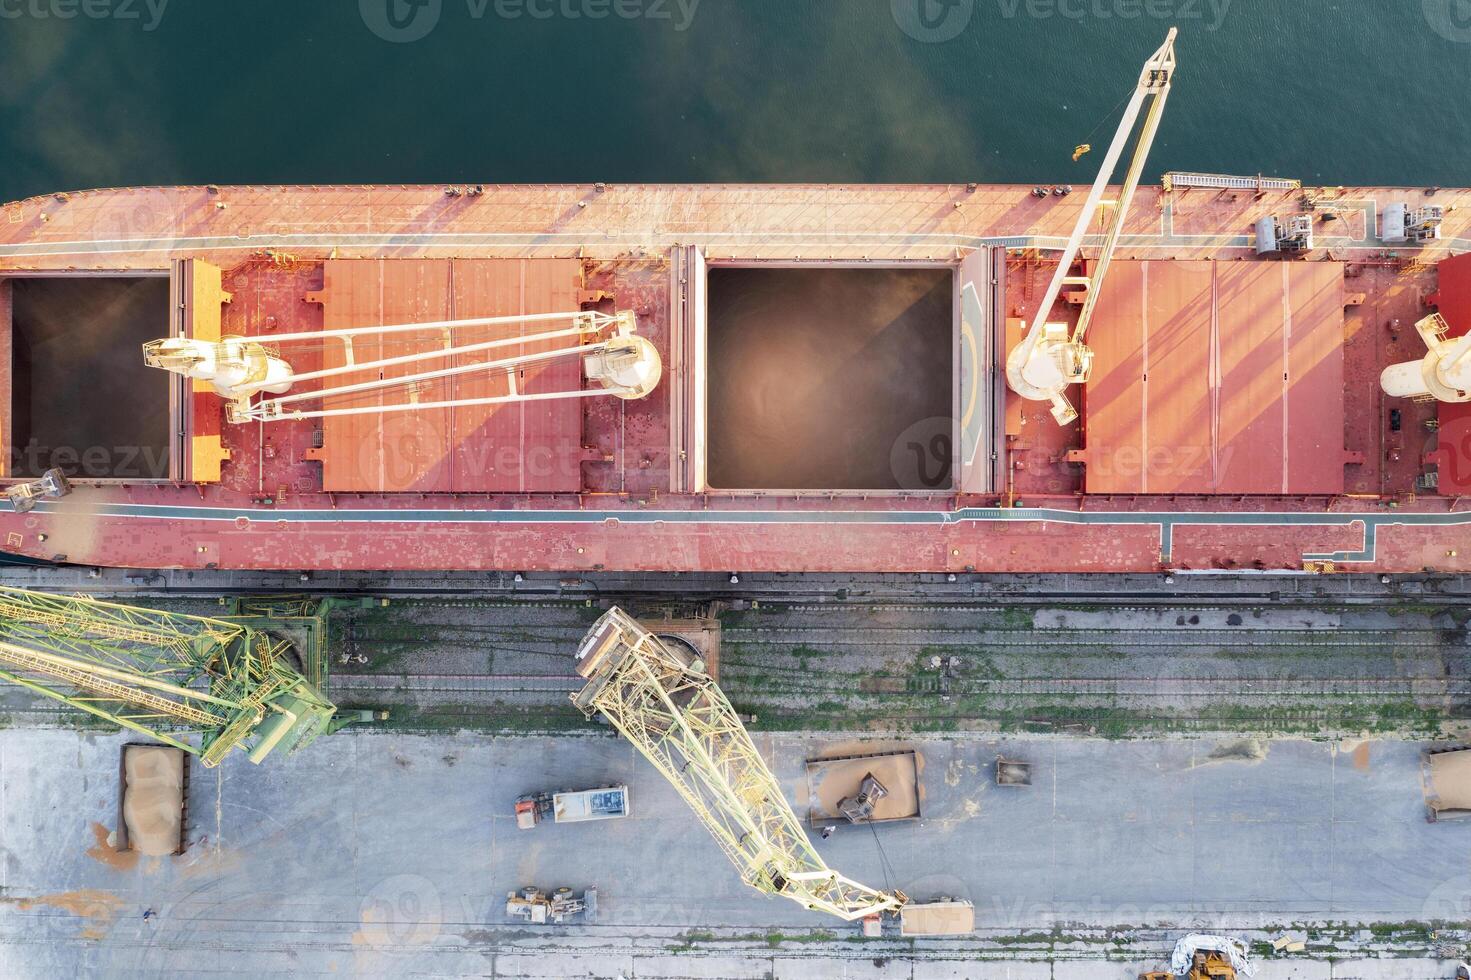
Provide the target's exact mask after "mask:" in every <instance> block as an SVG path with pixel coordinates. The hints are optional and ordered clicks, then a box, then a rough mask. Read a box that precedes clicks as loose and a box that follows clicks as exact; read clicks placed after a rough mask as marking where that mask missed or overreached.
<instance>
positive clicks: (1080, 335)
mask: <svg viewBox="0 0 1471 980" xmlns="http://www.w3.org/2000/svg"><path fill="white" fill-rule="evenodd" d="M1176 33H1177V30H1176V29H1175V28H1173V27H1172V28H1170V33H1169V35H1168V36H1166V38H1165V43H1164V44H1163V45H1162V46H1161V47H1160V49H1159V50H1158V51H1156V52H1155V53H1154V54H1152V55H1150V57H1149V60H1148V61H1147V62H1145V63H1144V70H1143V71H1142V72H1140V74H1139V82H1138V84H1137V85H1136V86H1135V88H1134V95H1133V97H1132V98H1131V99H1130V100H1129V105H1128V108H1126V109H1125V110H1124V117H1123V119H1122V120H1120V121H1119V128H1118V132H1116V133H1115V134H1114V137H1113V143H1112V144H1110V145H1109V148H1108V154H1107V155H1106V156H1105V157H1104V158H1103V166H1102V167H1101V168H1100V169H1099V171H1098V179H1097V180H1095V181H1094V182H1093V189H1092V190H1091V191H1090V192H1089V193H1088V199H1087V200H1086V201H1085V202H1084V203H1083V210H1082V211H1081V212H1080V213H1079V215H1078V222H1077V224H1076V225H1075V226H1074V227H1073V233H1072V236H1071V237H1069V238H1068V242H1067V246H1066V247H1065V248H1064V249H1063V251H1062V259H1061V261H1060V262H1059V264H1058V266H1057V272H1056V273H1054V274H1053V277H1052V282H1051V283H1050V284H1049V285H1048V286H1047V292H1046V293H1045V294H1044V295H1043V297H1042V305H1041V306H1040V307H1038V309H1037V316H1036V319H1035V320H1034V321H1033V322H1032V326H1031V328H1030V329H1029V330H1028V331H1027V335H1026V337H1025V339H1023V340H1022V342H1021V343H1019V344H1017V345H1016V347H1015V348H1014V349H1013V350H1012V352H1011V354H1010V355H1009V356H1008V357H1007V359H1006V380H1007V383H1008V384H1010V385H1011V388H1012V390H1013V391H1015V392H1016V393H1017V394H1018V395H1021V396H1022V397H1023V398H1027V399H1031V400H1033V401H1050V402H1051V403H1052V417H1053V418H1054V419H1056V420H1057V423H1058V424H1059V425H1066V424H1067V423H1069V422H1071V421H1072V420H1073V419H1075V418H1077V417H1078V412H1077V410H1076V409H1075V408H1073V406H1072V403H1071V402H1069V401H1068V398H1067V395H1066V390H1067V386H1068V385H1071V384H1080V383H1082V382H1084V381H1087V380H1088V373H1089V371H1090V370H1091V369H1092V366H1093V351H1092V350H1090V349H1089V348H1088V346H1087V344H1086V343H1084V338H1085V336H1086V334H1087V332H1088V323H1089V321H1090V320H1091V319H1092V318H1093V309H1094V306H1095V305H1096V303H1097V301H1098V290H1099V286H1100V285H1101V284H1102V282H1103V277H1104V276H1105V275H1106V274H1107V273H1108V265H1109V262H1110V261H1111V260H1112V258H1113V253H1114V249H1115V248H1116V247H1117V246H1118V241H1119V234H1120V233H1121V232H1122V231H1123V227H1124V219H1125V218H1126V217H1127V215H1128V213H1129V204H1130V203H1131V202H1132V201H1133V199H1134V191H1135V189H1136V188H1138V186H1139V178H1140V176H1141V175H1142V174H1143V171H1144V161H1145V160H1146V159H1147V158H1148V157H1149V148H1150V147H1151V146H1152V145H1153V144H1154V136H1155V133H1156V132H1157V131H1158V129H1159V121H1160V117H1161V115H1163V113H1164V108H1165V100H1166V99H1167V98H1168V97H1169V94H1170V82H1171V80H1172V79H1173V78H1174V74H1175V35H1176ZM1150 96H1153V98H1154V101H1153V104H1152V105H1151V106H1150V108H1149V114H1148V115H1147V116H1146V117H1145V119H1144V126H1143V129H1142V130H1141V131H1140V134H1139V144H1138V146H1137V147H1136V148H1135V150H1134V158H1133V161H1132V162H1131V163H1130V164H1129V171H1128V175H1127V176H1126V177H1125V179H1124V185H1123V188H1122V189H1121V190H1120V193H1119V197H1118V200H1117V201H1105V200H1104V199H1103V195H1104V193H1105V192H1106V191H1107V190H1108V182H1109V181H1110V180H1111V179H1113V172H1114V169H1115V168H1116V167H1117V166H1118V162H1119V157H1120V156H1122V155H1123V152H1124V144H1125V143H1127V142H1128V139H1129V135H1130V134H1131V133H1132V132H1133V131H1134V124H1135V123H1136V122H1137V121H1138V118H1139V113H1140V111H1141V110H1142V109H1143V107H1144V101H1145V99H1147V98H1149V97H1150ZM1107 206H1112V207H1113V216H1112V218H1111V219H1110V221H1109V225H1108V231H1107V234H1106V235H1105V236H1104V241H1103V248H1102V250H1101V251H1100V252H1099V254H1098V258H1097V259H1096V260H1095V261H1094V263H1093V265H1092V267H1091V269H1090V270H1089V271H1088V272H1087V274H1086V275H1081V276H1074V275H1073V274H1072V267H1073V262H1074V260H1076V259H1077V257H1078V250H1079V249H1080V248H1081V247H1082V244H1083V238H1084V236H1085V235H1086V234H1087V233H1088V227H1089V225H1091V224H1092V223H1093V221H1094V219H1095V218H1096V217H1097V214H1098V210H1099V208H1100V207H1107ZM1063 287H1068V288H1070V289H1075V290H1082V291H1084V292H1085V293H1086V296H1085V297H1084V300H1083V309H1082V311H1081V312H1080V313H1079V315H1078V322H1077V325H1076V326H1074V327H1073V328H1072V330H1071V331H1069V330H1068V325H1067V324H1066V323H1056V322H1048V318H1049V317H1051V316H1052V307H1053V305H1054V304H1055V303H1056V302H1057V299H1058V297H1059V295H1061V293H1062V290H1063Z"/></svg>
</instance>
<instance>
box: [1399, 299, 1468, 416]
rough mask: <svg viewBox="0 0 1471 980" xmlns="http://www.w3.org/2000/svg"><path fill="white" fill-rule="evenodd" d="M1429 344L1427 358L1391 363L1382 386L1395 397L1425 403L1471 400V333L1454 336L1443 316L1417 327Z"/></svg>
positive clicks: (1426, 320) (1426, 351) (1437, 314)
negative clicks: (1431, 401)
mask: <svg viewBox="0 0 1471 980" xmlns="http://www.w3.org/2000/svg"><path fill="white" fill-rule="evenodd" d="M1415 332H1416V333H1418V334H1419V335H1420V339H1421V340H1423V341H1424V342H1425V356H1424V357H1422V358H1421V359H1420V360H1418V361H1401V362H1400V363H1398V364H1391V365H1390V366H1389V367H1387V368H1385V369H1384V370H1383V371H1382V372H1381V373H1380V375H1379V386H1380V387H1381V388H1383V389H1384V393H1385V394H1386V395H1388V396H1389V397H1391V398H1414V399H1420V400H1423V401H1429V400H1430V399H1432V398H1433V399H1435V400H1436V401H1442V402H1450V403H1452V404H1454V403H1457V402H1468V401H1471V334H1465V335H1462V336H1459V337H1452V336H1451V325H1450V324H1449V323H1447V322H1446V319H1445V317H1443V316H1441V315H1440V314H1439V313H1432V314H1430V315H1429V316H1427V317H1424V318H1422V319H1421V320H1420V321H1419V322H1418V323H1416V324H1415Z"/></svg>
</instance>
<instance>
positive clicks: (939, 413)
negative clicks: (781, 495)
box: [708, 267, 955, 490]
mask: <svg viewBox="0 0 1471 980" xmlns="http://www.w3.org/2000/svg"><path fill="white" fill-rule="evenodd" d="M708 289H709V298H708V304H709V319H708V331H709V408H708V411H709V431H708V452H709V464H708V481H709V485H710V486H711V487H712V488H715V489H722V490H762V489H795V490H926V489H927V490H948V489H950V487H951V486H952V485H953V482H954V478H953V474H952V473H951V472H950V466H949V465H948V464H949V456H950V454H949V453H948V452H946V453H945V454H944V455H942V456H941V458H940V459H938V460H936V461H935V463H936V465H935V466H933V467H931V468H930V471H929V472H927V473H925V474H924V477H925V483H924V484H920V485H916V484H915V482H914V481H911V480H909V479H908V478H907V477H908V471H909V470H910V469H913V466H914V464H913V461H912V450H911V448H910V446H909V443H911V442H916V443H917V444H919V446H920V449H921V451H926V452H927V451H928V449H929V446H928V441H929V440H930V439H931V438H934V437H936V436H939V437H943V438H946V439H948V438H949V436H950V432H951V427H952V418H953V393H954V382H953V365H954V347H955V325H954V312H955V273H954V271H953V270H952V269H949V268H924V267H919V268H887V269H886V268H862V269H853V268H827V267H800V268H792V267H782V268H728V267H717V268H714V269H711V270H710V273H709V283H708Z"/></svg>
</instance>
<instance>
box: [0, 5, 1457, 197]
mask: <svg viewBox="0 0 1471 980" xmlns="http://www.w3.org/2000/svg"><path fill="white" fill-rule="evenodd" d="M160 2H161V0H0V200H10V199H15V198H19V197H23V196H27V195H30V194H35V193H44V192H48V191H57V190H63V189H75V188H84V187H96V186H117V185H131V184H169V183H206V182H216V183H236V182H238V183H275V182H281V183H285V182H292V183H294V182H344V181H363V182H441V181H442V182H464V181H477V182H486V183H490V182H497V181H574V180H607V181H631V180H778V181H785V180H824V181H850V180H851V181H862V180H876V181H923V180H977V181H1058V180H1071V181H1075V182H1085V181H1087V180H1089V179H1091V176H1092V173H1093V170H1094V169H1095V168H1096V166H1097V163H1096V161H1097V159H1098V155H1097V154H1095V155H1094V156H1093V157H1091V158H1085V159H1084V161H1083V163H1081V164H1077V165H1075V164H1073V163H1072V161H1071V159H1070V151H1071V149H1072V147H1073V145H1074V144H1075V143H1077V142H1080V141H1082V140H1083V139H1085V138H1086V137H1088V136H1089V134H1090V133H1092V134H1093V136H1092V138H1093V142H1094V143H1096V144H1102V143H1104V142H1106V141H1107V138H1108V135H1109V134H1110V133H1111V131H1112V121H1111V120H1110V119H1109V118H1108V117H1109V113H1110V112H1111V110H1112V109H1113V108H1114V107H1115V106H1116V104H1117V103H1118V101H1119V100H1120V98H1121V97H1122V96H1123V95H1124V94H1125V93H1126V92H1127V91H1128V90H1129V89H1130V88H1131V87H1132V85H1133V80H1134V78H1135V76H1136V75H1137V72H1138V70H1139V65H1140V64H1141V63H1142V61H1143V59H1144V57H1145V56H1146V55H1147V54H1148V53H1149V52H1150V51H1152V50H1153V49H1154V48H1155V47H1156V46H1157V45H1158V44H1159V43H1160V41H1161V40H1162V38H1163V36H1164V33H1165V30H1166V28H1167V27H1168V26H1169V25H1170V24H1171V23H1175V24H1177V25H1178V26H1179V27H1180V29H1181V37H1180V41H1179V45H1178V52H1179V57H1180V70H1179V72H1178V75H1177V80H1176V84H1175V89H1174V93H1173V95H1172V97H1171V100H1170V104H1169V109H1168V111H1167V113H1166V117H1165V121H1164V125H1163V128H1162V131H1161V133H1160V137H1159V140H1158V142H1157V143H1156V146H1155V151H1154V154H1153V156H1152V157H1151V160H1150V164H1149V171H1148V172H1149V176H1150V178H1151V179H1153V178H1155V177H1157V176H1158V174H1159V173H1161V172H1163V171H1164V170H1166V169H1179V170H1209V171H1221V172H1242V173H1256V172H1266V173H1269V174H1280V175H1282V176H1290V177H1299V178H1302V179H1304V180H1305V181H1308V182H1312V183H1370V184H1374V183H1386V184H1397V183H1405V184H1467V183H1471V166H1468V160H1471V0H1337V2H1330V0H1231V2H1229V3H1228V2H1227V0H945V2H943V3H942V2H940V0H892V2H891V0H699V2H698V3H697V4H696V5H695V6H694V9H693V11H692V16H691V11H690V5H691V3H692V2H693V0H412V3H411V2H410V0H363V2H362V3H361V4H360V3H359V0H249V2H244V0H242V2H232V3H226V2H223V0H171V2H168V3H167V4H166V6H165V7H164V8H163V10H162V16H161V17H158V16H156V11H157V7H158V5H159V3H160ZM916 2H919V3H921V4H924V5H926V10H925V12H926V13H927V14H928V15H929V20H930V23H931V24H932V25H934V32H935V33H936V34H939V35H945V34H952V33H953V34H954V35H955V36H954V37H952V38H950V39H949V40H945V41H943V42H934V43H925V42H922V41H920V40H916V39H915V38H914V37H911V36H910V34H908V33H906V32H905V31H904V30H901V28H900V26H899V22H900V21H904V22H905V23H906V24H907V25H908V26H910V28H911V32H912V33H915V34H924V33H925V32H924V30H922V29H918V28H916V27H915V24H918V23H919V21H917V20H916V19H915V17H914V4H915V3H916ZM150 3H151V5H152V9H150ZM413 3H422V4H427V6H424V7H423V9H419V8H417V7H415V6H413V5H412V4H413ZM389 4H393V5H396V6H395V10H394V11H393V12H394V13H396V14H397V15H398V16H399V20H400V21H401V23H402V24H403V25H404V27H403V33H404V34H406V35H409V36H412V35H413V34H415V33H421V32H423V31H424V30H425V29H426V28H427V27H429V26H431V25H432V30H429V31H428V33H427V34H426V35H425V36H424V37H422V38H420V39H418V40H411V41H406V42H402V43H397V42H390V41H386V40H383V39H382V38H380V37H379V36H378V34H375V33H374V31H373V30H372V29H370V24H371V25H372V26H376V27H377V28H378V30H379V32H380V33H384V34H393V33H394V29H393V28H392V27H391V26H389V25H390V21H389V20H388V14H389V12H390V11H389V10H388V5H389ZM436 8H437V9H436ZM498 11H499V12H498ZM568 11H570V12H571V13H574V14H578V15H579V16H576V17H571V16H568ZM477 12H478V14H479V15H478V16H477ZM68 13H70V14H74V16H71V17H69V18H64V17H63V16H61V15H65V14H68ZM599 13H601V14H604V16H603V17H601V18H596V19H595V16H594V15H597V14H599ZM533 14H537V15H542V14H549V15H550V16H545V17H541V16H533ZM511 15H514V16H511ZM416 17H417V18H419V19H415V18H416ZM149 28H152V29H149ZM1100 123H1103V125H1102V126H1100V125H1099V124H1100ZM1095 127H1096V132H1094V130H1095Z"/></svg>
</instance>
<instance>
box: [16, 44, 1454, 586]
mask: <svg viewBox="0 0 1471 980" xmlns="http://www.w3.org/2000/svg"><path fill="white" fill-rule="evenodd" d="M1172 40H1173V35H1172V37H1171V39H1170V40H1169V41H1167V43H1166V46H1165V47H1164V48H1161V49H1160V51H1159V52H1156V54H1155V56H1154V57H1153V58H1151V60H1150V62H1149V63H1147V64H1146V69H1145V72H1144V73H1143V74H1142V75H1141V76H1140V83H1139V87H1138V90H1137V91H1136V97H1135V100H1134V101H1133V102H1132V103H1131V104H1130V106H1129V108H1128V109H1127V110H1126V118H1125V120H1124V122H1123V123H1121V124H1120V128H1119V133H1118V135H1117V136H1116V137H1115V140H1114V145H1112V146H1110V147H1109V148H1108V151H1107V155H1106V158H1105V160H1104V165H1103V168H1102V170H1101V171H1100V173H1099V179H1098V181H1097V182H1096V183H1095V185H1094V187H1093V189H1092V191H1091V192H1088V191H1087V188H1078V189H1077V190H1076V192H1074V189H1073V188H1071V187H1067V186H1048V187H1034V186H1017V185H989V184H975V183H971V184H965V183H959V184H943V185H941V184H937V185H851V186H849V185H819V184H781V185H742V184H702V185H641V184H627V185H624V184H588V185H567V186H543V185H487V186H481V185H456V186H448V187H446V186H271V187H250V186H199V187H142V188H128V189H116V190H94V191H84V192H71V193H58V194H55V195H50V196H46V197H39V198H32V199H29V200H23V201H17V202H14V203H10V204H5V205H3V206H0V352H3V356H0V405H3V406H4V409H8V410H5V411H4V412H3V420H0V441H3V445H4V449H5V452H4V453H3V454H0V457H3V465H4V467H5V471H4V473H3V479H4V482H5V486H6V487H7V496H8V498H9V499H10V501H11V503H10V504H9V505H8V506H7V505H5V504H0V548H3V550H4V551H6V552H9V553H11V554H13V555H17V556H25V557H27V558H30V559H36V560H41V561H51V562H67V563H77V564H85V565H95V566H135V567H148V568H194V569H205V568H209V569H290V570H297V569H299V570H303V571H311V570H317V569H374V570H385V569H484V570H487V571H501V572H506V573H511V572H515V571H524V570H560V571H566V572H568V573H576V572H578V571H592V570H624V571H640V570H649V571H666V572H681V571H707V572H708V571H719V572H729V573H730V574H733V575H738V574H740V573H741V572H743V571H752V572H755V571H780V572H785V571H790V572H796V571H854V572H871V571H916V572H920V571H923V572H940V573H953V574H957V575H959V574H963V573H971V572H1007V571H1043V570H1045V571H1078V572H1097V571H1130V572H1138V571H1149V570H1160V571H1174V570H1179V571H1187V570H1235V571H1248V570H1284V569H1290V570H1295V571H1304V570H1306V571H1313V572H1327V571H1335V570H1337V571H1343V570H1351V571H1376V572H1385V573H1398V572H1419V571H1425V570H1437V571H1439V570H1444V571H1453V570H1454V571H1464V570H1466V569H1468V568H1471V508H1467V507H1466V506H1465V505H1464V501H1463V499H1462V498H1463V497H1464V496H1465V495H1466V494H1467V493H1468V491H1471V407H1468V406H1471V392H1468V391H1467V389H1468V388H1471V381H1467V382H1465V383H1464V384H1463V383H1462V382H1461V381H1460V380H1459V379H1460V375H1461V374H1462V373H1463V369H1462V368H1461V367H1460V361H1461V360H1462V359H1463V358H1465V357H1466V356H1467V348H1468V347H1471V340H1468V341H1465V342H1459V338H1461V337H1462V336H1464V335H1467V334H1468V332H1471V254H1468V253H1471V206H1468V205H1471V189H1448V188H1440V187H1305V186H1303V185H1302V184H1300V183H1299V182H1298V181H1296V180H1293V179H1291V178H1290V177H1283V178H1266V177H1260V176H1256V177H1253V176H1243V177H1233V176H1228V175H1212V174H1194V173H1191V174H1182V173H1167V174H1165V176H1164V178H1163V179H1162V180H1161V181H1160V183H1159V184H1157V185H1146V184H1144V183H1142V182H1141V180H1140V177H1139V171H1140V168H1141V167H1142V160H1143V156H1142V155H1141V151H1142V152H1143V153H1147V151H1148V144H1149V142H1150V141H1151V140H1152V138H1153V126H1154V125H1157V123H1158V118H1159V112H1160V111H1161V110H1162V109H1163V105H1164V96H1165V95H1166V94H1167V93H1168V89H1169V83H1170V80H1171V78H1172V76H1173V74H1174V62H1173V51H1172ZM1129 113H1134V114H1135V115H1139V114H1141V113H1143V116H1142V118H1143V119H1144V123H1143V131H1142V132H1141V133H1140V135H1139V137H1138V146H1137V148H1136V150H1135V157H1134V162H1133V164H1132V165H1131V167H1130V169H1129V172H1128V174H1127V177H1126V178H1125V179H1124V181H1123V182H1122V183H1115V182H1114V181H1113V180H1112V171H1113V169H1115V167H1116V165H1117V163H1118V161H1119V160H1120V159H1121V154H1122V152H1123V150H1125V149H1126V148H1127V146H1128V145H1129V142H1130V141H1131V140H1133V139H1134V131H1135V119H1134V118H1133V117H1132V116H1130V115H1129ZM1125 123H1127V125H1125ZM1088 149H1089V148H1087V147H1080V148H1079V152H1080V153H1085V152H1086V151H1087V150H1088ZM1085 159H1086V158H1085ZM1080 325H1086V337H1084V336H1083V330H1082V327H1081V326H1080ZM1464 373H1465V374H1467V375H1471V361H1468V367H1467V368H1466V369H1464Z"/></svg>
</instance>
